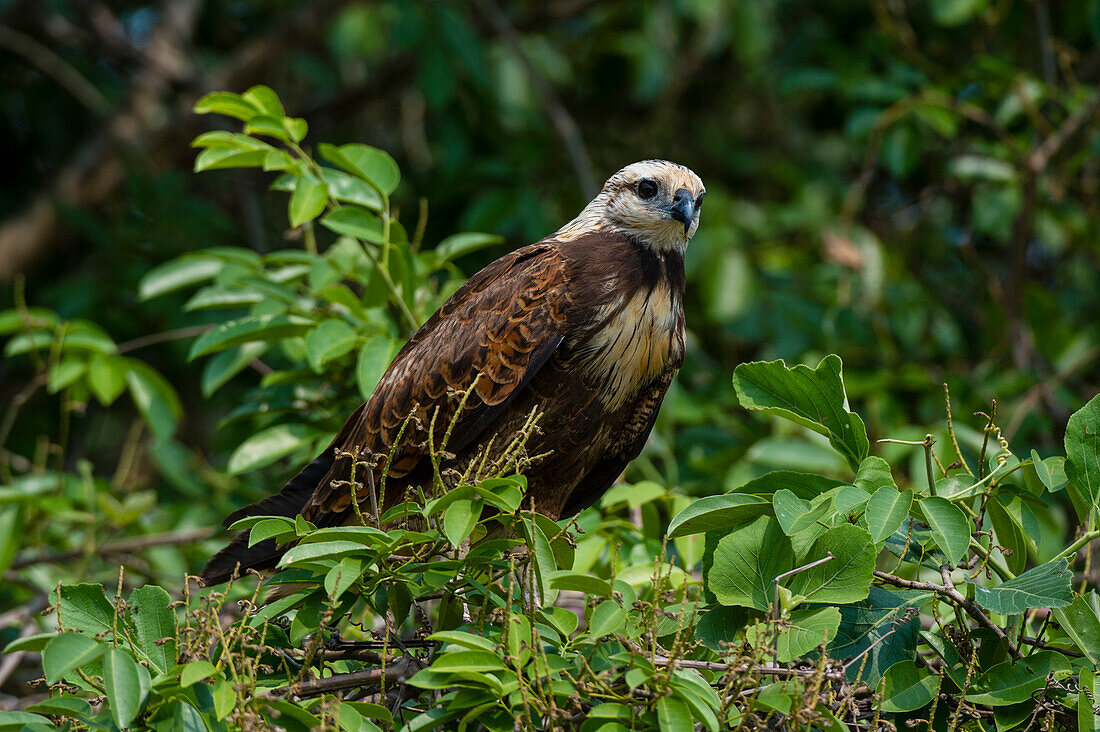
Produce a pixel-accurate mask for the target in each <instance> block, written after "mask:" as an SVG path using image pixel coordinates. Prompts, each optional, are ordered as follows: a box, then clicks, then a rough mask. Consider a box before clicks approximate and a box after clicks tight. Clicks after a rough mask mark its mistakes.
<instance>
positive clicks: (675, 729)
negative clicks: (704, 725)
mask: <svg viewBox="0 0 1100 732" xmlns="http://www.w3.org/2000/svg"><path fill="white" fill-rule="evenodd" d="M657 723H658V724H659V725H660V727H661V732H683V730H689V729H695V720H694V719H693V718H692V716H691V710H690V709H689V708H688V705H687V704H685V703H684V702H682V701H680V700H679V699H675V698H673V697H670V696H663V697H661V698H660V699H658V700H657Z"/></svg>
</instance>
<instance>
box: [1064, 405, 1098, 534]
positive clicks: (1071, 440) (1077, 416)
mask: <svg viewBox="0 0 1100 732" xmlns="http://www.w3.org/2000/svg"><path fill="white" fill-rule="evenodd" d="M1066 478H1067V479H1068V480H1069V483H1070V485H1071V486H1072V487H1073V488H1075V489H1076V490H1077V491H1078V493H1079V494H1080V495H1081V496H1082V497H1083V498H1084V499H1085V500H1086V502H1087V503H1088V506H1089V509H1090V513H1091V514H1092V515H1093V516H1095V515H1097V513H1098V512H1100V394H1098V395H1097V396H1095V397H1093V398H1092V399H1091V400H1090V401H1089V403H1088V404H1086V405H1085V406H1083V407H1082V408H1081V409H1079V410H1078V411H1076V412H1074V413H1073V415H1072V416H1071V417H1070V418H1069V423H1068V424H1067V425H1066ZM1081 518H1082V520H1084V519H1085V518H1086V517H1084V516H1082V517H1081Z"/></svg>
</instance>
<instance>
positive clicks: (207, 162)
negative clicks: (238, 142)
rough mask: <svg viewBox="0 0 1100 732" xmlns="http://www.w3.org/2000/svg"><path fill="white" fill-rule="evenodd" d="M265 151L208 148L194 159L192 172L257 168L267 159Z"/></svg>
mask: <svg viewBox="0 0 1100 732" xmlns="http://www.w3.org/2000/svg"><path fill="white" fill-rule="evenodd" d="M267 154H268V152H267V151H266V150H244V151H239V150H232V149H230V148H221V147H210V148H207V149H205V150H203V151H202V152H201V153H199V155H198V157H196V158H195V167H194V171H195V172H196V173H201V172H203V171H204V170H226V169H228V168H259V167H261V166H262V165H263V164H264V161H265V160H266V159H267Z"/></svg>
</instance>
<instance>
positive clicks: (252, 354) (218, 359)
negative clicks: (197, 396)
mask: <svg viewBox="0 0 1100 732" xmlns="http://www.w3.org/2000/svg"><path fill="white" fill-rule="evenodd" d="M270 347H271V346H270V344H268V343H265V342H263V341H253V342H252V343H244V344H242V345H240V346H238V347H237V348H230V349H229V350H226V351H222V352H221V353H216V354H214V357H213V358H211V359H210V360H209V361H207V362H206V365H205V366H204V367H203V369H202V395H203V396H204V397H207V398H209V397H210V396H211V395H212V394H213V393H214V392H216V391H217V390H218V389H220V388H222V387H223V386H225V385H226V384H227V383H228V382H229V380H230V379H232V378H233V377H234V376H236V375H237V374H239V373H240V372H241V371H243V370H244V369H245V368H247V367H248V365H249V364H251V363H252V362H253V361H255V360H256V359H258V358H259V357H260V356H262V355H264V354H265V353H267V350H268V349H269V348H270Z"/></svg>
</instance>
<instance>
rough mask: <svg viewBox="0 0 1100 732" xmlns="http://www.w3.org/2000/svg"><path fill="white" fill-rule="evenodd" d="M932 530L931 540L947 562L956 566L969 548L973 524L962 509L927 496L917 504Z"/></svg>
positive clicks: (939, 498)
mask: <svg viewBox="0 0 1100 732" xmlns="http://www.w3.org/2000/svg"><path fill="white" fill-rule="evenodd" d="M917 505H918V506H919V507H920V510H921V513H922V514H923V515H924V518H925V520H926V521H927V522H928V525H929V527H931V529H932V538H933V539H934V540H935V542H936V546H938V547H939V548H940V551H942V552H943V554H944V556H945V557H947V561H948V562H949V563H951V564H958V563H959V561H961V560H962V558H963V557H965V556H966V551H967V549H968V548H969V547H970V531H971V529H972V528H973V526H974V525H973V524H972V523H970V519H968V518H967V517H966V514H965V513H963V512H962V509H961V508H959V507H958V506H956V505H955V504H954V503H952V502H951V501H949V500H947V499H946V498H941V497H939V496H929V497H928V498H922V499H921V500H920V502H919V503H918V504H917Z"/></svg>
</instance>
